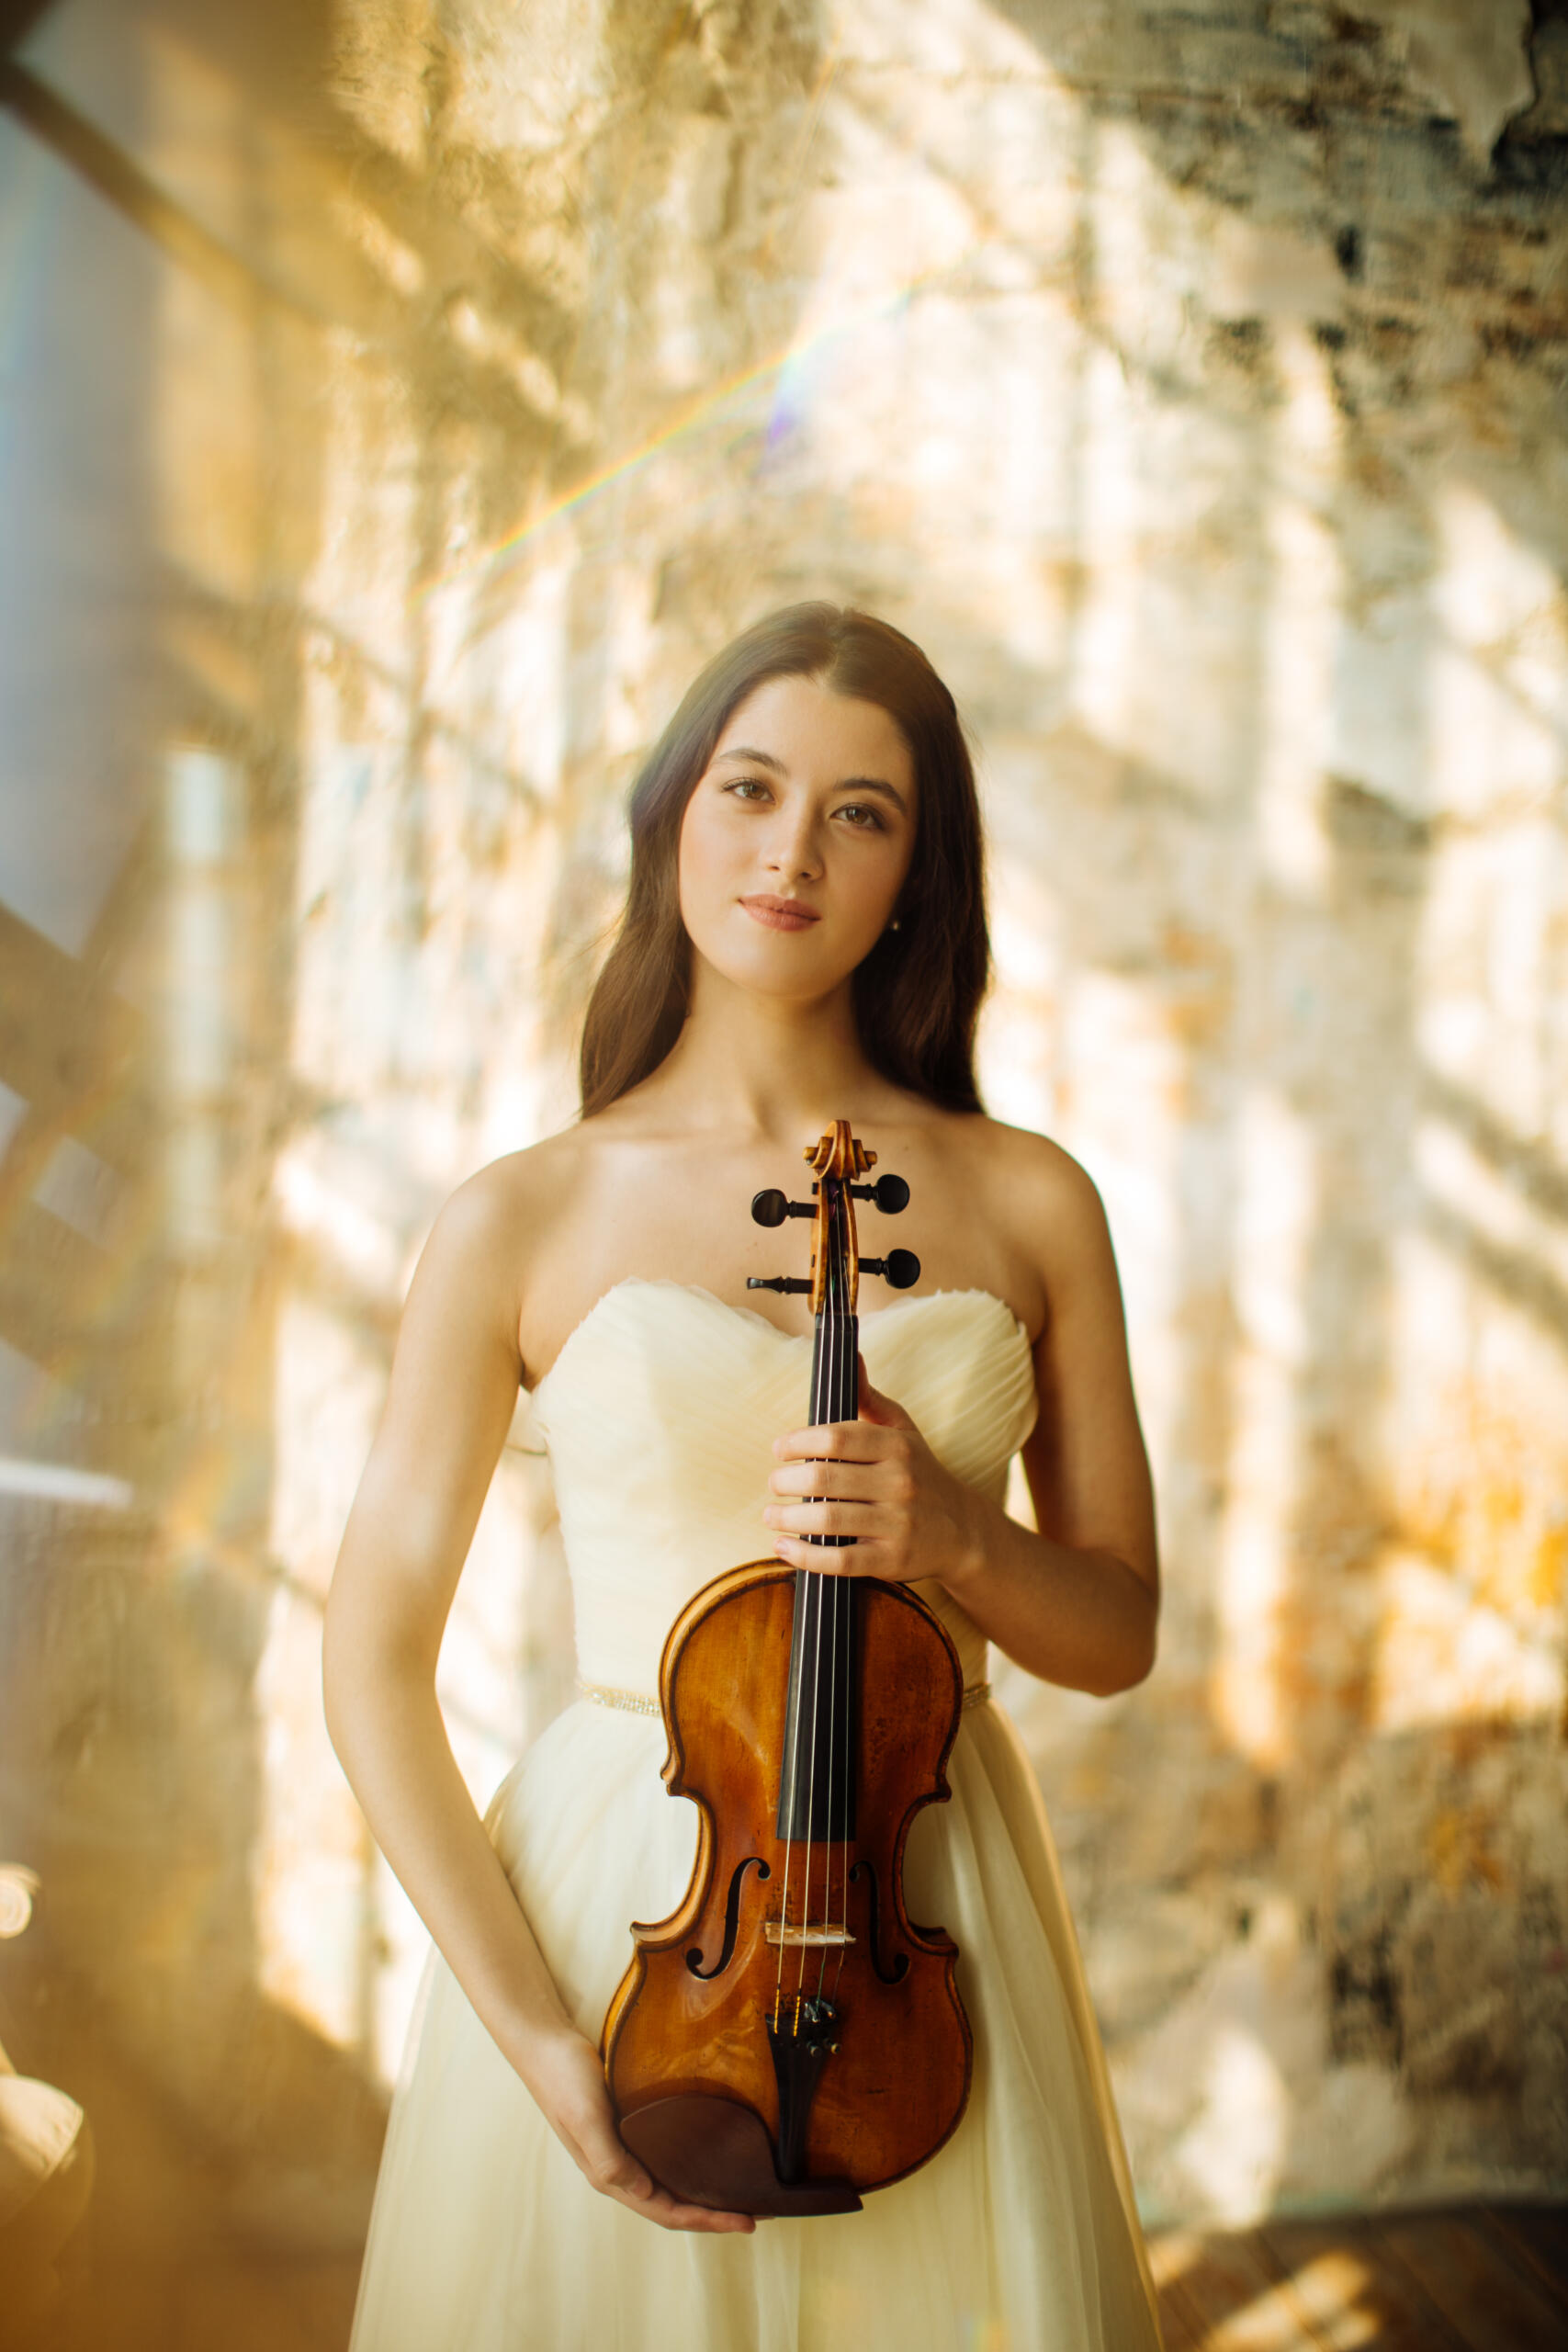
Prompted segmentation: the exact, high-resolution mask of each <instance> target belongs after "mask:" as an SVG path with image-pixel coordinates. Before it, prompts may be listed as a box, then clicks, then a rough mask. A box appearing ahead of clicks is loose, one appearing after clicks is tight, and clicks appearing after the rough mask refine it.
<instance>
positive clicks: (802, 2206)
mask: <svg viewBox="0 0 1568 2352" xmlns="http://www.w3.org/2000/svg"><path fill="white" fill-rule="evenodd" d="M620 2131H621V2138H622V2139H623V2140H624V2141H625V2142H626V2146H627V2147H628V2148H629V2149H630V2150H631V2152H632V2154H633V2155H634V2156H636V2157H637V2159H638V2161H639V2162H640V2163H642V2164H645V2165H647V2166H648V2169H649V2172H650V2173H651V2174H652V2175H653V2177H654V2179H655V2180H657V2181H658V2182H659V2184H660V2187H661V2188H667V2189H668V2190H669V2191H670V2193H671V2196H672V2197H680V2198H683V2199H685V2201H686V2203H687V2204H688V2205H706V2206H709V2207H711V2208H712V2209H713V2210H714V2211H717V2212H721V2213H754V2214H756V2215H758V2216H759V2217H761V2216H763V2215H770V2216H771V2215H778V2214H784V2213H858V2212H859V2211H860V2210H861V2200H860V2199H859V2197H858V2196H857V2195H856V2193H855V2191H854V2189H853V2188H852V2187H851V2186H850V2183H849V2182H848V2181H847V2180H801V2181H794V2182H788V2181H782V2180H781V2179H780V2178H779V2177H778V2171H777V2168H776V2167H775V2165H774V2163H773V2142H772V2141H771V2140H770V2139H769V2137H768V2133H767V2128H766V2126H765V2125H764V2124H763V2122H762V2120H761V2117H760V2116H758V2115H756V2114H754V2113H753V2111H752V2109H750V2108H749V2107H743V2106H741V2104H740V2102H739V2100H738V2099H732V2098H716V2097H715V2096H713V2095H712V2094H711V2093H708V2094H695V2095H694V2094H690V2093H688V2094H686V2095H684V2096H682V2097H679V2098H656V2099H652V2100H650V2101H649V2105H648V2106H647V2107H639V2108H637V2109H636V2110H635V2112H634V2113H632V2114H630V2115H626V2116H623V2117H622V2119H621V2126H620Z"/></svg>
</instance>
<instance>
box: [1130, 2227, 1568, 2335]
mask: <svg viewBox="0 0 1568 2352" xmlns="http://www.w3.org/2000/svg"><path fill="white" fill-rule="evenodd" d="M1149 2250H1150V2254H1151V2256H1152V2257H1153V2261H1154V2266H1155V2278H1156V2283H1157V2284H1158V2287H1159V2293H1160V2311H1161V2315H1162V2319H1163V2322H1164V2328H1165V2342H1166V2352H1328V2347H1332V2352H1352V2347H1359V2346H1370V2347H1378V2352H1568V2208H1565V2207H1562V2206H1557V2207H1536V2206H1517V2205H1515V2206H1506V2207H1503V2206H1470V2207H1467V2208H1466V2209H1465V2210H1464V2211H1452V2212H1443V2213H1399V2214H1386V2215H1383V2216H1382V2217H1379V2218H1375V2219H1368V2220H1362V2221H1337V2222H1311V2223H1309V2222H1271V2223H1270V2224H1269V2226H1268V2227H1267V2228H1264V2229H1259V2230H1248V2231H1246V2232H1242V2233H1236V2234H1235V2235H1234V2236H1209V2235H1203V2236H1199V2235H1196V2234H1194V2235H1191V2236H1187V2235H1183V2234H1182V2233H1179V2232H1168V2233H1164V2234H1162V2235H1160V2236H1157V2237H1156V2238H1154V2239H1153V2240H1152V2241H1151V2244H1150V2249H1149Z"/></svg>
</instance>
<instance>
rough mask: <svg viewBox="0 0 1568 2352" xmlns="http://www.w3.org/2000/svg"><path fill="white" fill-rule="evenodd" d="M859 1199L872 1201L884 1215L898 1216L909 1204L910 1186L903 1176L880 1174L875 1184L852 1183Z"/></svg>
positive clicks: (854, 1192) (852, 1188) (852, 1187)
mask: <svg viewBox="0 0 1568 2352" xmlns="http://www.w3.org/2000/svg"><path fill="white" fill-rule="evenodd" d="M850 1190H851V1192H852V1193H853V1194H854V1196H855V1198H856V1200H857V1201H872V1202H874V1204H875V1205H876V1206H877V1207H878V1208H879V1209H880V1210H881V1211H882V1214H883V1216H897V1214H898V1212H899V1210H900V1209H907V1208H908V1205H909V1187H908V1184H906V1183H905V1182H904V1179H903V1178H902V1176H879V1177H878V1178H877V1180H876V1182H875V1183H874V1184H852V1185H851V1186H850Z"/></svg>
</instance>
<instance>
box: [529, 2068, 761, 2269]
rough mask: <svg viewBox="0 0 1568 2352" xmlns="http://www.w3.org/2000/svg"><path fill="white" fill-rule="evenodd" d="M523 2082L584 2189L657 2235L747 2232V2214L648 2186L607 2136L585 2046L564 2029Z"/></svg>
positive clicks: (642, 2171) (601, 2087)
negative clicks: (652, 2225) (654, 2227)
mask: <svg viewBox="0 0 1568 2352" xmlns="http://www.w3.org/2000/svg"><path fill="white" fill-rule="evenodd" d="M523 2079H524V2081H525V2083H526V2085H527V2086H528V2089H529V2090H530V2091H531V2093H532V2094H533V2097H534V2098H535V2101H536V2104H537V2106H538V2107H539V2109H540V2110H541V2112H542V2113H543V2115H544V2117H545V2120H546V2121H547V2123H548V2125H549V2127H550V2129H551V2131H553V2132H554V2133H555V2135H556V2137H557V2139H558V2141H559V2142H560V2143H561V2145H562V2147H563V2148H564V2149H565V2150H566V2152H567V2154H568V2155H569V2156H570V2158H571V2159H572V2162H573V2163H574V2164H575V2165H577V2168H578V2170H579V2171H580V2172H581V2174H582V2176H583V2177H584V2179H585V2180H587V2181H588V2182H589V2183H590V2184H591V2185H592V2187H593V2188H596V2189H598V2191H599V2193H600V2195H601V2196H603V2197H613V2198H614V2199H615V2202H616V2203H617V2204H618V2205H625V2206H626V2208H627V2210H628V2211H631V2212H633V2213H640V2214H641V2215H642V2216H643V2218H644V2220H645V2221H649V2222H658V2224H659V2226H660V2229H663V2230H751V2229H754V2228H755V2226H756V2224H755V2222H753V2221H752V2218H751V2216H750V2213H716V2212H714V2211H711V2209H710V2208H709V2207H707V2206H706V2205H683V2204H682V2202H681V2200H680V2199H679V2198H676V2197H671V2194H670V2191H669V2190H668V2189H667V2188H660V2186H659V2184H658V2182H657V2181H656V2180H654V2179H653V2177H651V2175H650V2174H649V2170H648V2168H647V2166H646V2165H642V2164H639V2163H638V2161H637V2158H636V2156H634V2155H633V2154H632V2152H631V2150H630V2149H629V2148H628V2147H627V2146H626V2143H625V2142H624V2141H623V2140H622V2138H621V2135H620V2133H619V2132H618V2131H616V2129H615V2109H614V2108H613V2107H612V2105H611V2104H610V2094H609V2090H608V2089H607V2087H606V2086H605V2082H604V2067H603V2065H602V2064H600V2059H599V2053H598V2052H597V2051H596V2050H595V2049H594V2047H593V2044H592V2042H591V2041H587V2040H586V2039H585V2038H584V2036H583V2035H581V2033H578V2032H575V2031H574V2030H570V2029H568V2030H566V2031H564V2032H561V2033H558V2034H553V2035H551V2036H550V2037H549V2038H548V2039H547V2040H544V2041H538V2042H536V2043H535V2044H534V2046H533V2048H532V2049H531V2051H530V2052H529V2056H528V2062H527V2064H526V2065H525V2068H524V2069H523Z"/></svg>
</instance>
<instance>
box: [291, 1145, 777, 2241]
mask: <svg viewBox="0 0 1568 2352" xmlns="http://www.w3.org/2000/svg"><path fill="white" fill-rule="evenodd" d="M517 1263H518V1249H517V1237H516V1232H515V1220H514V1216H513V1212H512V1210H511V1208H510V1205H509V1204H508V1201H507V1199H506V1196H505V1194H504V1191H503V1188H502V1182H501V1181H500V1179H499V1178H498V1177H497V1175H496V1173H495V1171H493V1170H487V1171H486V1172H485V1174H483V1175H481V1176H479V1177H477V1178H475V1179H473V1180H472V1181H471V1182H469V1183H468V1184H466V1185H464V1186H463V1187H462V1189H461V1190H460V1191H459V1192H457V1193H455V1194H454V1196H453V1198H452V1199H451V1201H449V1202H448V1204H447V1205H446V1208H445V1209H444V1210H443V1211H442V1214H441V1216H440V1217H439V1219H438V1220H437V1222H436V1226H435V1229H434V1232H433V1233H432V1235H431V1238H430V1241H429V1243H428V1245H427V1246H426V1249H425V1251H424V1254H423V1258H422V1259H421V1261H420V1264H419V1269H418V1271H417V1272H416V1273H415V1276H414V1280H413V1283H412V1288H411V1290H410V1293H409V1300H408V1306H407V1308H406V1310H405V1313H404V1317H403V1324H402V1329H401V1332H400V1337H399V1340H398V1347H397V1353H396V1356H395V1358H394V1361H393V1365H392V1377H391V1384H390V1387H389V1394H388V1398H387V1407H386V1411H385V1414H384V1416H383V1419H382V1422H381V1427H380V1430H379V1431H378V1435H377V1438H376V1442H375V1445H374V1447H373V1448H372V1450H371V1454H370V1459H369V1462H368V1464H367V1467H366V1471H365V1476H364V1477H363V1479H362V1480H361V1482H360V1487H359V1492H358V1495H357V1496H356V1498H355V1504H354V1509H353V1511H352V1513H351V1514H350V1517H349V1522H348V1527H347V1531H346V1532H345V1533H344V1540H343V1548H342V1550H341V1552H340V1553H339V1555H338V1563H337V1569H336V1572H335V1574H334V1576H333V1585H332V1592H331V1596H330V1598H329V1600H328V1603H327V1614H326V1626H325V1638H324V1652H323V1682H324V1692H325V1699H326V1713H327V1727H328V1729H329V1731H330V1732H331V1734H332V1739H333V1746H334V1747H335V1748H336V1749H337V1752H338V1755H339V1757H340V1758H341V1759H342V1762H343V1767H344V1771H345V1772H346V1773H347V1775H348V1778H349V1781H350V1782H351V1784H352V1786H353V1789H354V1792H355V1796H356V1797H357V1798H358V1800H359V1803H360V1804H361V1806H362V1808H363V1809H364V1813H365V1816H366V1819H367V1821H368V1823H369V1825H370V1827H371V1830H372V1832H373V1833H374V1835H375V1838H376V1840H377V1843H378V1845H379V1847H380V1849H381V1850H382V1852H383V1853H384V1854H385V1855H386V1857H387V1860H388V1861H389V1863H390V1864H391V1867H392V1869H393V1871H395V1872H396V1873H397V1876H398V1878H399V1879H400V1881H401V1883H402V1884H403V1886H404V1887H405V1888H406V1889H407V1891H408V1894H409V1896H410V1898H411V1900H412V1903H413V1905H414V1907H415V1909H416V1910H417V1911H418V1912H419V1915H420V1917H421V1918H422V1919H423V1921H424V1924H425V1926H426V1927H427V1928H429V1930H430V1932H431V1934H432V1936H433V1937H434V1939H435V1941H436V1943H437V1945H438V1946H439V1947H440V1950H441V1951H442V1953H443V1955H444V1956H445V1958H446V1961H447V1962H448V1964H449V1966H450V1967H451V1970H452V1973H453V1974H454V1975H455V1976H456V1977H457V1982H458V1983H459V1985H461V1986H462V1988H463V1990H464V1992H465V1993H466V1994H467V1996H468V2000H469V2001H470V2003H471V2004H472V2006H473V2007H474V2009H475V2011H476V2013H477V2015H478V2016H479V2018H480V2020H481V2022H482V2023H483V2024H484V2026H485V2027H486V2028H487V2030H489V2032H490V2033H491V2036H492V2037H493V2039H494V2040H495V2041H496V2043H497V2045H498V2046H499V2048H500V2049H501V2051H502V2054H503V2055H504V2056H505V2058H506V2059H507V2060H508V2062H509V2063H510V2064H511V2065H512V2066H513V2068H514V2069H515V2071H516V2072H517V2074H518V2075H521V2077H522V2079H523V2081H524V2082H525V2084H526V2085H527V2086H528V2088H529V2090H530V2091H531V2092H532V2093H533V2095H534V2097H535V2098H536V2100H537V2101H538V2104H539V2106H540V2107H541V2109H543V2110H544V2113H545V2114H546V2116H547V2119H548V2120H549V2122H550V2124H551V2125H552V2127H553V2129H554V2130H555V2131H556V2133H557V2135H558V2137H559V2139H560V2140H561V2141H562V2143H564V2144H565V2146H566V2147H567V2148H568V2150H569V2151H570V2154H571V2155H572V2156H573V2157H574V2158H575V2160H576V2162H577V2163H578V2164H579V2165H580V2166H581V2169H582V2171H583V2172H584V2174H585V2175H586V2176H587V2177H588V2178H589V2180H590V2181H592V2184H593V2186H594V2187H595V2188H599V2189H601V2190H603V2191H604V2193H605V2194H606V2195H608V2196H612V2197H615V2198H616V2199H618V2200H619V2201H620V2202H621V2203H623V2204H626V2205H629V2206H631V2207H632V2208H633V2210H634V2211H637V2212H640V2213H643V2214H645V2215H647V2216H648V2217H649V2219H651V2220H654V2221H659V2222H663V2223H665V2224H666V2225H667V2226H669V2227H673V2228H694V2229H726V2228H749V2227H750V2222H747V2221H746V2220H745V2218H744V2217H743V2216H740V2215H728V2214H720V2213H710V2212H707V2211H704V2210H702V2209H700V2208H697V2207H691V2206H685V2205H681V2204H678V2203H677V2202H676V2200H675V2199H672V2198H671V2197H670V2196H668V2195H667V2194H666V2192H665V2191H664V2190H663V2189H661V2188H655V2186H654V2184H653V2183H652V2181H651V2180H650V2179H649V2176H648V2174H647V2172H646V2171H645V2170H644V2168H643V2167H642V2165H639V2164H638V2163H637V2161H636V2159H635V2158H634V2157H633V2156H632V2155H631V2154H629V2153H628V2151H627V2150H626V2148H625V2147H624V2146H623V2145H622V2143H621V2140H620V2138H619V2135H618V2134H617V2132H616V2131H615V2118H614V2113H613V2110H612V2109H611V2106H610V2102H609V2098H608V2096H607V2094H606V2091H605V2087H604V2071H603V2069H602V2067H601V2065H600V2064H599V2058H598V2053H597V2052H596V2051H595V2050H594V2049H593V2047H592V2044H591V2043H590V2042H588V2041H585V2040H584V2038H583V2036H582V2035H581V2033H579V2032H578V2030H577V2029H576V2027H575V2026H574V2025H573V2024H572V2022H571V2019H570V2018H569V2017H568V2015H567V2013H566V2010H565V2008H564V2007H563V2006H562V2004H561V1999H560V1996H559V1994H558V1992H557V1990H556V1987H555V1985H554V1983H553V1982H552V1980H551V1977H550V1974H549V1971H548V1970H547V1967H546V1965H545V1962H544V1960H543V1958H542V1956H541V1954H540V1951H539V1948H538V1945H537V1944H536V1942H535V1940H534V1937H533V1933H532V1931H531V1929H530V1928H529V1926H528V1922H527V1920H526V1918H525V1916H524V1914H523V1912H522V1910H521V1908H520V1907H519V1905H518V1903H517V1899H516V1897H515V1895H514V1894H513V1890H512V1886H511V1884H510V1882H509V1881H508V1879H507V1877H506V1873H505V1871H503V1870H502V1866H501V1862H500V1860H499V1859H498V1857H497V1855H496V1853H495V1849H494V1848H493V1847H492V1846H491V1842H490V1839H489V1838H487V1837H486V1835H485V1831H484V1826H483V1824H482V1823H481V1822H480V1820H479V1815H478V1814H477V1813H476V1811H475V1809H474V1804H473V1801H472V1799H471V1798H470V1797H469V1795H468V1789H467V1787H466V1786H465V1784H464V1781H463V1779H462V1776H461V1774H460V1773H459V1772H458V1770H457V1763H456V1760H455V1759H454V1758H453V1755H452V1750H451V1747H450V1746H449V1744H448V1742H447V1738H446V1727H445V1724H443V1722H442V1717H441V1710H440V1707H439V1705H438V1703H437V1702H436V1697H435V1661H436V1656H437V1653H438V1651H439V1649H440V1646H441V1636H442V1633H443V1630H444V1628H445V1626H446V1617H447V1613H448V1611H449V1610H450V1608H451V1605H452V1598H453V1595H454V1593H455V1592H456V1590H457V1578H458V1576H459V1574H460V1572H461V1569H462V1566H463V1562H464V1559H465V1558H466V1556H467V1555H468V1544H469V1543H470V1541H471V1539H472V1536H473V1532H474V1527H475V1524H476V1522H477V1521H478V1519H479V1510H480V1506H481V1505H482V1503H483V1501H484V1498H485V1493H486V1490H487V1488H488V1487H489V1485H490V1481H491V1475H492V1473H493V1471H494V1468H495V1464H496V1461H497V1458H498V1456H499V1454H500V1452H501V1448H502V1442H503V1440H504V1438H505V1435H506V1430H507V1426H508V1424H509V1422H510V1420H511V1418H512V1412H513V1407H514V1405H515V1403H516V1398H517V1389H518V1383H519V1380H520V1377H521V1374H522V1364H521V1362H520V1358H519V1353H518V1345H517V1329H518V1313H517V1309H518V1297H517V1294H516V1288H515V1281H514V1277H513V1273H512V1272H511V1270H513V1269H514V1268H515V1267H516V1265H517Z"/></svg>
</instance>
